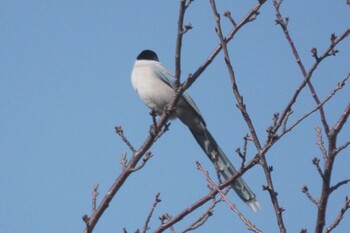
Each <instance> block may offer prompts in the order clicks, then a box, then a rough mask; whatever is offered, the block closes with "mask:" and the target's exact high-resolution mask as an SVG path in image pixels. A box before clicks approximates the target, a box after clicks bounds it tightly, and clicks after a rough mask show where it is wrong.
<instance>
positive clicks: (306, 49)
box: [0, 0, 350, 233]
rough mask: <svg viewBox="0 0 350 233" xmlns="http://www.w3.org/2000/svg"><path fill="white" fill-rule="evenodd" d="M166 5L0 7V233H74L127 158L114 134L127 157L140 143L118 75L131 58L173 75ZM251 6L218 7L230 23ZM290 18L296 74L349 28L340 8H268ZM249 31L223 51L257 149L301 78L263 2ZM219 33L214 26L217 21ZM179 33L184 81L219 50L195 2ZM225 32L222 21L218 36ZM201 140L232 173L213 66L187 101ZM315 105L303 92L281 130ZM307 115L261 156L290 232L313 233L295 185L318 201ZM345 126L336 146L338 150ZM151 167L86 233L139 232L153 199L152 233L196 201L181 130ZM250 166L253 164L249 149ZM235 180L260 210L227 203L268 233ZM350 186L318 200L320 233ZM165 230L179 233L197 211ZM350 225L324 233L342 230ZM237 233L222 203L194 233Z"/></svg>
mask: <svg viewBox="0 0 350 233" xmlns="http://www.w3.org/2000/svg"><path fill="white" fill-rule="evenodd" d="M178 2H179V1H160V0H157V1H98V2H96V1H90V0H87V1H86V0H85V1H39V0H35V1H17V0H14V1H0V22H1V28H0V34H1V36H0V54H1V56H0V106H1V110H0V158H1V159H0V161H1V163H0V187H1V191H0V200H1V208H0V232H1V233H22V232H35V233H61V232H69V233H70V232H82V231H83V229H84V224H83V222H82V220H81V216H82V215H84V214H86V213H90V208H91V189H92V186H93V185H94V184H95V183H99V184H100V190H99V191H100V193H101V196H100V197H102V194H104V193H105V192H106V190H107V189H108V188H109V187H110V185H111V184H112V182H113V181H114V179H115V178H116V176H117V175H118V174H119V173H120V171H121V166H120V164H119V161H120V155H121V154H122V153H124V152H126V153H127V154H128V155H129V156H130V155H131V153H130V151H129V150H128V148H127V147H126V146H125V144H124V143H123V142H122V141H121V140H120V138H119V137H118V136H117V135H116V134H115V133H114V126H115V125H122V126H123V128H124V132H125V134H126V136H127V137H128V139H129V140H130V141H131V142H132V143H133V145H134V146H135V147H139V146H140V145H141V143H142V142H143V141H144V139H145V138H146V136H147V134H148V130H149V125H150V124H151V118H150V116H149V114H148V113H149V110H148V109H147V108H146V107H145V106H144V104H143V103H142V102H141V101H140V100H139V98H138V97H137V95H136V93H135V92H134V90H133V89H132V87H131V83H130V72H131V69H132V66H133V62H134V59H135V57H136V56H137V55H138V53H139V52H140V51H141V50H143V49H145V48H149V49H153V50H155V51H157V52H158V55H159V58H160V60H161V61H162V63H163V64H164V65H166V66H167V67H169V69H170V70H171V71H174V51H175V38H176V30H177V15H178V5H179V4H178ZM254 4H255V1H225V3H222V1H220V3H219V1H218V7H219V10H220V11H221V12H224V11H225V10H230V11H231V12H232V15H233V17H234V18H235V19H236V20H237V21H238V20H239V19H240V18H241V17H242V16H243V15H245V13H246V12H247V10H248V9H250V8H251V6H253V5H254ZM281 10H282V12H283V13H284V14H285V15H286V16H289V17H290V23H289V30H290V32H291V35H292V36H293V38H294V40H295V44H296V46H297V47H298V49H299V51H300V55H301V57H302V60H303V62H304V63H305V65H306V66H307V67H310V65H311V64H312V63H313V62H314V59H313V58H312V57H311V56H310V49H311V48H312V47H317V48H318V50H319V51H320V52H321V51H323V50H324V49H325V48H326V47H327V46H328V44H329V37H330V34H331V33H333V32H335V33H336V34H338V35H339V34H340V33H342V32H343V31H344V30H345V29H346V28H347V27H349V24H350V12H349V11H350V7H349V6H348V5H346V3H345V0H335V1H316V0H309V1H286V2H285V3H284V4H283V7H282V8H281ZM260 13H261V14H260V15H259V17H258V18H257V20H256V21H254V22H252V23H250V24H249V25H248V26H246V27H245V28H244V29H243V30H241V31H240V32H239V33H238V34H237V36H236V38H235V39H234V40H233V41H232V43H231V44H230V47H229V49H230V52H231V54H232V60H233V65H234V68H235V71H236V75H237V79H238V84H239V87H240V89H241V91H242V94H243V96H244V100H245V101H246V104H247V107H248V111H249V112H250V113H251V116H252V119H253V121H254V124H255V126H256V128H257V131H258V133H259V136H260V137H261V140H262V142H264V141H265V135H266V132H265V130H266V128H267V127H268V126H269V125H270V124H271V119H272V115H273V113H274V112H278V111H281V110H282V109H283V106H284V105H285V104H286V103H287V102H288V100H289V99H290V97H291V96H292V94H293V90H294V89H295V88H296V87H297V86H298V85H299V83H300V82H301V80H302V78H301V74H300V71H299V69H298V67H297V65H296V63H295V61H294V59H293V57H292V55H291V52H290V50H289V47H288V45H287V42H286V40H285V38H284V36H283V34H282V32H281V29H280V28H279V27H278V26H276V25H275V22H274V19H275V13H274V9H273V7H272V4H271V1H268V3H266V4H265V5H264V6H263V7H262V9H261V12H260ZM223 20H224V21H225V19H223ZM185 22H191V23H192V25H193V29H192V30H191V31H190V32H189V33H187V34H186V35H185V37H184V45H183V67H182V71H183V77H186V75H187V74H188V73H191V72H194V71H195V70H196V69H197V68H198V66H199V65H200V64H201V63H202V62H203V61H204V59H206V57H207V56H208V54H209V53H210V52H211V51H212V50H213V48H215V47H216V45H217V44H218V38H217V36H216V34H215V31H214V25H215V23H214V20H213V16H212V12H211V9H210V6H209V3H208V1H194V2H193V4H192V5H191V7H190V8H189V10H188V14H187V15H186V20H185ZM229 29H230V24H229V23H228V22H225V23H224V30H225V31H226V32H228V30H229ZM349 41H350V40H349V39H348V40H347V41H345V42H344V43H342V45H341V46H339V48H338V49H339V50H340V53H339V54H338V55H337V56H336V57H332V58H329V59H327V60H326V61H325V62H324V63H323V64H322V65H321V67H320V69H319V70H318V71H317V72H316V73H315V77H314V79H313V82H314V85H315V87H316V89H317V92H318V93H319V96H320V98H321V99H323V98H324V97H325V96H327V95H328V93H329V91H331V90H332V88H333V87H334V86H335V85H336V83H337V82H338V81H339V80H340V79H341V78H342V77H344V75H345V74H346V73H347V72H349V67H350V59H349V57H350V56H349V54H350V43H349ZM189 93H191V95H192V97H193V98H194V100H195V101H196V103H197V105H198V107H199V108H200V110H201V112H202V114H203V116H204V118H205V119H206V121H207V124H208V128H209V129H210V130H211V132H212V134H213V135H214V136H215V137H216V139H217V141H218V143H219V144H220V145H221V147H222V148H223V149H224V151H226V153H227V154H228V155H230V156H231V158H232V160H233V161H234V163H235V164H237V165H238V164H239V162H240V160H239V158H237V155H236V154H235V153H234V151H235V149H236V148H237V147H240V146H241V145H242V142H243V141H242V138H243V137H244V135H245V134H246V133H247V132H248V129H247V127H246V125H245V124H244V123H243V121H242V117H241V115H240V114H239V112H238V110H237V108H236V107H235V100H234V98H233V95H232V92H231V89H230V81H229V77H228V74H227V72H226V68H225V66H224V63H223V60H222V56H221V55H220V56H218V58H217V59H216V60H215V61H214V62H213V63H212V65H211V66H210V68H208V69H207V70H206V72H205V73H204V74H203V75H202V76H201V77H200V79H199V80H198V81H197V82H196V83H195V84H194V85H193V86H192V87H191V89H190V90H189ZM349 100H350V89H349V85H347V86H346V87H345V88H344V89H343V90H342V91H341V92H340V93H339V96H337V97H336V98H335V99H334V100H332V101H331V102H330V103H329V105H327V107H326V113H327V116H328V119H329V122H330V125H333V123H334V122H335V120H336V119H337V118H338V117H339V115H340V114H341V111H342V109H344V107H345V106H346V105H347V104H348V103H349ZM314 105H315V104H314V102H313V101H312V99H311V96H310V94H309V92H308V91H307V90H305V91H304V92H303V93H302V95H301V97H300V98H299V99H298V101H297V105H296V106H297V107H295V108H294V112H295V113H294V114H293V116H292V117H291V119H290V122H292V121H293V120H295V119H297V118H299V117H300V116H302V115H303V114H304V113H306V112H308V111H309V110H310V109H311V108H313V106H314ZM319 125H320V121H319V116H318V115H317V114H315V115H313V116H312V117H311V118H310V119H308V120H306V121H305V122H304V123H303V124H301V125H300V126H299V127H298V128H296V129H295V130H293V131H292V132H291V134H290V135H288V136H287V137H285V138H284V139H283V140H281V141H280V142H279V143H278V144H276V145H275V147H274V148H273V149H272V150H271V151H270V153H269V154H268V160H269V162H270V164H271V165H273V167H274V172H273V178H274V181H275V185H276V190H277V191H278V192H279V196H278V197H279V200H280V203H281V205H282V206H283V207H284V208H285V209H286V212H285V213H284V217H285V223H286V227H287V229H288V230H289V232H299V231H300V229H301V228H307V229H308V230H309V231H310V232H312V231H313V229H314V228H313V227H314V224H315V218H316V216H315V206H313V204H312V203H310V201H309V200H307V198H306V197H305V196H304V194H302V193H301V192H300V190H301V186H302V185H304V184H307V185H308V186H309V188H310V192H311V193H312V194H313V195H314V196H316V197H317V196H318V194H319V192H320V188H319V184H320V179H319V176H318V175H317V172H316V170H315V169H314V167H313V165H312V163H311V160H312V158H313V157H315V156H320V155H321V153H320V151H319V150H318V148H317V146H316V144H315V133H314V127H315V126H319ZM349 135H350V127H349V124H348V125H346V126H345V127H344V129H343V132H342V134H341V137H340V139H339V144H341V143H342V142H345V141H346V140H349ZM151 151H152V152H153V153H154V157H153V158H152V159H151V160H150V161H149V162H148V164H147V165H146V166H145V167H144V169H142V170H141V171H140V172H138V173H136V174H134V175H132V176H131V177H130V179H129V180H128V182H127V183H126V184H125V185H124V186H123V188H122V189H121V191H120V193H118V195H117V197H116V198H115V199H114V200H113V202H112V203H111V206H110V208H109V209H108V210H107V212H106V213H105V215H104V216H103V217H102V219H101V221H100V223H99V224H98V225H97V227H96V229H95V232H96V233H102V232H104V233H112V232H121V231H122V228H123V227H126V228H127V229H128V231H129V232H134V230H135V229H136V228H141V227H143V223H144V221H145V219H146V216H147V213H148V211H149V209H150V207H151V205H152V202H153V199H154V195H155V194H156V193H157V192H161V199H162V202H161V203H160V205H159V206H158V208H157V209H156V211H155V216H154V218H153V220H152V222H151V227H152V229H151V231H152V230H154V229H155V228H156V227H157V226H158V223H159V221H158V216H160V215H161V214H162V213H164V212H168V213H169V214H170V215H174V216H175V215H176V214H177V213H179V212H180V211H181V210H182V209H184V208H185V207H186V206H188V205H189V204H191V203H193V202H194V201H196V200H197V199H198V198H199V197H201V196H203V195H204V194H206V193H207V188H206V183H205V179H204V177H203V175H202V174H201V173H200V172H199V171H197V169H196V166H195V161H196V160H199V161H200V162H201V163H202V165H203V166H204V167H205V169H207V170H208V171H209V172H210V174H212V175H214V174H215V172H214V168H213V166H212V165H211V164H210V163H209V161H207V158H206V156H205V155H204V153H203V152H202V151H201V149H200V147H199V146H198V145H196V142H195V140H194V139H193V138H192V135H191V134H190V133H189V131H188V130H187V129H186V127H184V126H183V125H182V124H181V123H180V122H178V121H175V122H173V123H172V125H171V130H170V131H169V132H168V133H167V134H166V135H164V137H163V138H162V139H161V140H159V141H158V142H157V143H156V145H155V146H154V147H153V148H152V150H151ZM248 154H249V157H250V158H251V157H252V156H253V155H254V154H255V150H254V148H253V147H250V148H249V150H248ZM349 160H350V159H349V149H347V150H346V151H345V152H344V153H343V154H342V155H341V156H340V157H339V159H338V160H337V162H336V164H335V166H336V169H337V171H336V172H335V174H334V179H333V182H337V181H340V180H342V179H345V178H348V177H349V164H350V163H349V162H350V161H349ZM245 179H246V180H247V182H248V183H249V184H250V186H251V187H252V189H253V190H254V191H255V192H256V194H257V195H258V198H259V200H260V202H261V206H262V210H261V211H260V212H259V213H257V214H254V213H252V212H251V211H250V210H249V209H248V208H247V207H246V206H245V205H244V204H243V203H242V202H241V201H240V200H238V198H237V197H236V196H235V195H233V194H230V195H229V198H230V199H231V200H232V201H233V202H234V203H236V204H237V207H238V208H239V209H240V210H241V211H242V212H243V213H244V214H245V215H246V216H247V217H248V218H249V219H250V220H251V221H252V222H253V223H254V224H256V226H257V227H259V228H260V229H262V230H264V231H265V232H277V227H276V220H275V217H274V215H273V214H272V211H271V208H272V207H271V202H270V199H269V196H268V193H266V192H263V191H261V185H263V184H265V181H264V176H263V172H262V169H261V168H260V167H255V168H254V169H253V170H251V171H250V172H249V173H247V174H246V175H245ZM349 194H350V188H349V185H348V186H344V187H342V188H341V189H339V191H337V192H336V194H335V195H334V196H332V198H331V199H330V208H329V219H328V222H327V225H328V224H329V223H330V221H331V220H332V219H333V218H334V217H335V216H336V214H337V213H338V210H339V209H340V208H341V205H342V203H343V200H344V198H345V196H346V195H349ZM203 210H204V209H201V210H200V211H199V212H195V214H193V215H191V216H190V217H188V218H186V219H185V220H184V221H183V222H182V223H180V224H178V225H176V226H175V229H176V230H177V231H180V230H181V229H183V228H184V227H185V226H187V224H188V223H190V222H192V221H193V219H195V218H197V216H198V215H199V214H200V213H201V212H202V211H203ZM349 218H350V215H349V213H348V214H347V215H346V217H345V219H344V221H343V222H342V224H341V225H340V226H339V227H338V228H337V230H335V231H334V232H345V231H346V230H348V229H349V228H350V221H349ZM244 230H245V226H244V225H243V224H242V222H241V221H240V220H239V219H238V218H237V216H236V215H235V214H234V213H233V212H231V211H230V210H229V208H228V206H227V205H225V204H220V205H219V206H218V208H217V209H215V211H214V216H213V217H212V218H211V219H210V220H209V221H208V223H207V224H206V226H205V227H203V228H200V229H199V230H197V232H221V233H226V232H227V233H228V232H243V231H244Z"/></svg>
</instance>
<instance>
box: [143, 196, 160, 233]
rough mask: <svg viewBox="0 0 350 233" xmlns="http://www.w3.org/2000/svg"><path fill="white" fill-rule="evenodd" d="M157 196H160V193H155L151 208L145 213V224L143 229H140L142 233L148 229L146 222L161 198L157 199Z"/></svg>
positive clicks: (147, 222)
mask: <svg viewBox="0 0 350 233" xmlns="http://www.w3.org/2000/svg"><path fill="white" fill-rule="evenodd" d="M159 196H160V193H157V194H156V196H155V198H154V202H153V205H152V208H151V210H150V211H149V213H148V215H147V219H146V222H145V225H144V227H143V231H142V232H143V233H146V232H147V231H148V230H149V226H148V224H149V222H150V220H151V218H152V215H153V212H154V210H155V208H156V207H157V205H158V203H159V202H161V199H159Z"/></svg>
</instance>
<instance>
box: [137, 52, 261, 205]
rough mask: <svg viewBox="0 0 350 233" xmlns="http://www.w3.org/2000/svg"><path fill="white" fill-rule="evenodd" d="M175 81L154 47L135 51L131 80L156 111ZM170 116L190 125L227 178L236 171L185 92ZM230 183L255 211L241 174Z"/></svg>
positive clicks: (253, 198)
mask: <svg viewBox="0 0 350 233" xmlns="http://www.w3.org/2000/svg"><path fill="white" fill-rule="evenodd" d="M174 81H175V80H174V77H173V76H172V75H171V73H170V72H169V71H168V69H167V68H165V67H164V66H163V65H162V64H161V63H160V62H159V59H158V56H157V54H156V53H155V52H154V51H152V50H144V51H142V52H141V53H140V54H139V55H138V57H137V59H136V61H135V64H134V67H133V70H132V74H131V82H132V85H133V87H134V89H135V90H136V92H137V94H138V95H139V97H140V98H141V99H142V100H143V102H145V104H146V105H147V106H148V107H149V108H151V109H152V110H153V111H155V112H156V113H157V114H158V115H161V114H162V113H163V111H164V109H165V107H166V106H167V105H168V104H170V103H171V102H172V101H173V99H174V96H175V91H174V88H173V86H174ZM170 117H171V118H179V119H180V120H181V121H182V123H184V124H185V125H186V126H187V127H188V128H189V130H190V131H191V133H192V135H193V136H194V138H195V139H196V141H197V142H198V144H199V146H200V147H201V148H202V149H203V151H204V152H205V154H206V155H207V156H208V157H209V159H210V160H211V161H212V162H213V163H214V165H216V166H217V168H218V170H219V171H220V173H221V174H222V176H223V177H224V178H225V179H229V178H230V177H232V176H233V175H234V174H235V173H237V170H236V169H235V168H234V166H233V165H232V164H231V162H230V160H229V159H228V158H227V156H226V155H225V153H224V152H223V151H222V150H221V148H220V147H219V145H218V144H217V143H216V141H215V139H214V137H213V136H212V135H211V133H210V132H209V130H208V129H207V126H206V123H205V121H204V119H203V117H202V115H201V113H200V112H199V109H198V107H197V106H196V104H195V103H194V101H193V100H192V98H191V97H190V96H189V95H188V94H187V93H186V92H184V93H183V94H182V96H181V97H180V99H179V101H178V103H177V105H176V108H175V111H174V112H173V113H172V115H171V116H170ZM213 155H215V156H213ZM232 187H233V189H234V190H235V191H236V193H237V194H238V196H239V197H240V198H241V199H242V200H243V201H244V202H245V203H247V204H248V206H249V207H250V208H251V209H252V210H253V211H254V212H256V211H257V210H258V209H260V205H259V202H258V201H257V200H256V196H255V194H254V193H253V192H252V191H251V189H250V188H249V187H248V185H247V184H246V183H245V181H244V180H243V178H242V177H239V178H238V179H236V180H235V181H234V182H233V183H232Z"/></svg>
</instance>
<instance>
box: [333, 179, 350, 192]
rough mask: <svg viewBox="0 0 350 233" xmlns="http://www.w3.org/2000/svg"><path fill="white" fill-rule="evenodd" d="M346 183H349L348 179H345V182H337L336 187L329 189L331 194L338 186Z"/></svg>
mask: <svg viewBox="0 0 350 233" xmlns="http://www.w3.org/2000/svg"><path fill="white" fill-rule="evenodd" d="M348 182H350V178H347V179H345V180H342V181H340V182H338V183H337V184H336V185H334V186H332V187H331V192H333V191H335V190H336V189H337V188H339V187H340V186H342V185H345V184H347V183H348Z"/></svg>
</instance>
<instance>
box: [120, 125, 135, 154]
mask: <svg viewBox="0 0 350 233" xmlns="http://www.w3.org/2000/svg"><path fill="white" fill-rule="evenodd" d="M115 132H116V133H117V134H118V135H119V136H120V137H121V139H122V140H123V141H124V142H125V144H126V145H127V146H128V147H129V149H130V150H131V151H132V152H133V153H135V152H136V149H135V148H134V147H133V145H131V143H130V142H129V140H128V139H127V138H126V137H125V135H124V131H123V128H122V127H121V126H119V125H118V126H116V127H115Z"/></svg>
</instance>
